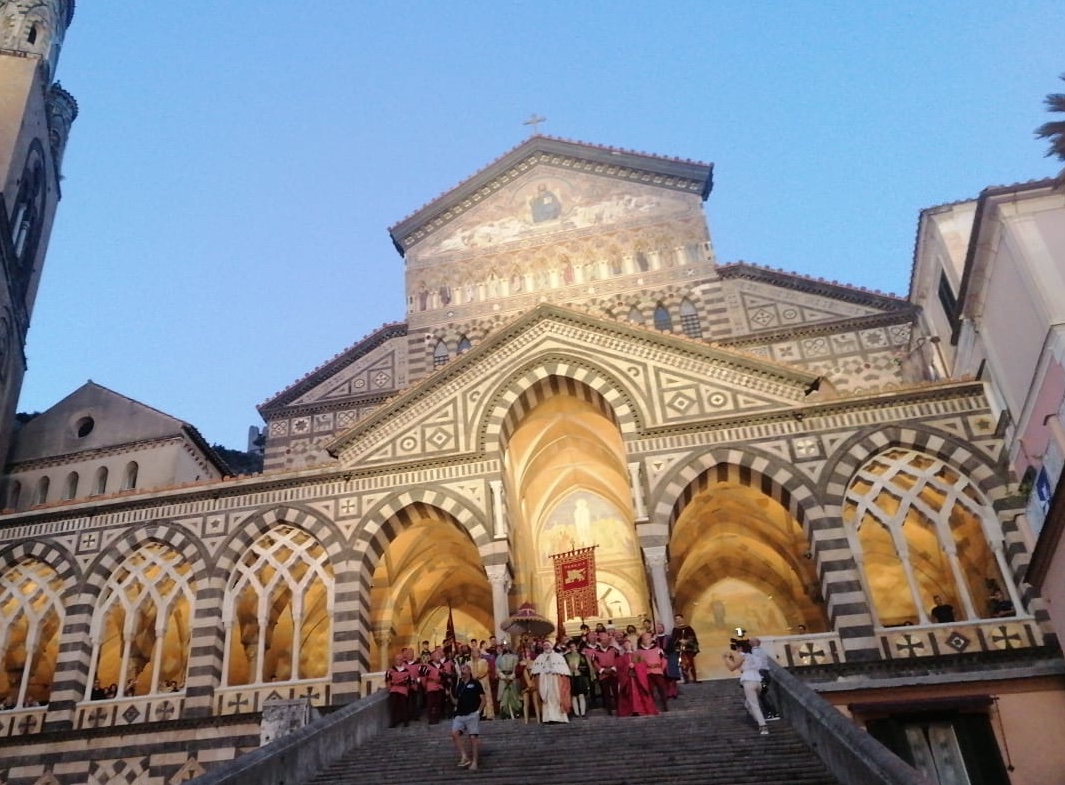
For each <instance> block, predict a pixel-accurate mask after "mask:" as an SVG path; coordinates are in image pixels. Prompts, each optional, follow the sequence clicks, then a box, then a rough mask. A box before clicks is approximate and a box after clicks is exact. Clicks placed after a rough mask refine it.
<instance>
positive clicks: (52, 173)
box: [0, 0, 78, 458]
mask: <svg viewBox="0 0 1065 785" xmlns="http://www.w3.org/2000/svg"><path fill="white" fill-rule="evenodd" d="M73 17H74V0H0V187H2V190H0V261H2V265H3V266H2V279H3V280H2V282H0V458H6V456H7V451H8V446H9V443H10V436H11V427H12V424H13V421H14V415H15V407H16V406H17V405H18V397H19V391H20V390H21V388H22V379H23V376H24V374H25V371H26V355H25V345H26V333H27V331H28V330H29V324H30V316H31V315H32V313H33V303H34V300H35V299H36V296H37V287H38V285H39V283H40V279H41V270H42V268H43V266H44V256H45V251H46V249H47V247H48V237H49V235H50V234H51V229H52V221H53V219H54V217H55V210H56V205H57V204H58V203H59V198H60V164H61V161H62V158H63V150H64V148H65V147H66V142H67V136H68V135H69V133H70V126H71V124H72V123H73V122H74V118H75V117H76V116H77V113H78V105H77V102H76V101H75V100H74V98H73V97H72V96H71V95H70V93H68V92H67V91H66V90H64V89H63V88H62V87H60V85H59V83H58V82H55V81H53V79H54V76H55V70H56V65H57V64H58V61H59V53H60V50H61V49H62V46H63V38H64V36H65V35H66V31H67V27H68V26H69V25H70V22H71V20H72V19H73Z"/></svg>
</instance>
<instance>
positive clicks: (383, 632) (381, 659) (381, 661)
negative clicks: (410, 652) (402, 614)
mask: <svg viewBox="0 0 1065 785" xmlns="http://www.w3.org/2000/svg"><path fill="white" fill-rule="evenodd" d="M373 639H374V641H375V642H376V643H377V654H378V660H377V670H379V671H386V670H388V667H389V666H390V665H391V664H392V658H391V657H390V656H389V655H390V654H391V652H389V650H388V648H389V646H391V645H392V628H391V627H375V628H374V631H373Z"/></svg>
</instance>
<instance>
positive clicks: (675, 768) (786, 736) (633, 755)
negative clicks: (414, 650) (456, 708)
mask: <svg viewBox="0 0 1065 785" xmlns="http://www.w3.org/2000/svg"><path fill="white" fill-rule="evenodd" d="M681 689H682V691H683V692H682V695H681V697H680V698H679V699H677V700H675V701H670V710H669V712H668V713H665V714H659V715H657V716H652V717H625V718H618V717H610V716H607V715H606V713H605V712H603V711H601V710H595V711H592V712H591V713H590V714H589V715H588V717H587V718H584V719H573V720H571V721H570V723H569V724H568V725H537V724H535V723H532V722H530V723H529V724H528V725H526V724H525V723H524V722H522V721H521V720H494V721H491V722H482V723H481V765H480V770H479V771H473V772H471V771H468V770H466V769H463V768H460V767H459V766H458V753H457V752H456V751H455V748H454V746H453V744H452V742H451V737H450V726H451V723H450V721H443V722H441V723H440V724H439V725H434V726H429V725H427V724H426V723H425V720H424V718H423V719H422V720H421V721H420V722H417V723H412V724H411V726H410V727H409V728H402V727H400V728H395V729H392V730H386V731H384V732H383V733H382V734H381V735H379V736H378V737H376V738H375V739H374V740H373V741H372V742H370V743H369V744H368V745H367V746H365V747H362V748H360V749H355V750H352V751H351V752H349V753H348V754H347V755H345V756H344V757H343V758H341V759H340V760H339V761H338V762H337V763H336V764H334V765H333V766H331V767H330V768H329V769H327V770H325V771H324V772H322V773H320V774H319V775H318V776H317V777H316V778H315V779H314V780H312V781H311V782H312V783H315V784H317V785H326V784H328V785H347V784H348V783H350V785H356V784H358V785H411V784H416V785H433V783H449V782H471V781H474V782H475V781H481V782H485V783H492V785H528V783H543V782H545V781H549V782H551V783H552V785H570V784H571V783H572V784H573V785H576V784H577V783H595V784H596V785H623V784H624V783H640V785H647V783H666V782H668V783H699V785H770V784H772V785H777V784H778V783H782V782H787V783H789V785H791V784H792V783H794V785H839V781H838V780H837V779H835V778H834V777H833V776H832V775H831V774H830V773H829V772H828V771H827V770H826V769H825V767H824V766H823V765H822V763H821V761H820V760H819V759H818V757H817V756H816V755H815V754H814V753H813V752H812V751H811V750H810V749H809V748H808V747H806V746H805V744H803V742H802V740H801V739H800V738H799V737H798V735H797V734H796V733H795V732H794V731H792V730H791V728H789V727H788V725H787V722H786V721H784V720H781V721H779V722H771V723H769V734H770V735H769V736H759V735H758V731H757V729H756V728H755V727H754V724H753V722H751V720H750V719H749V718H748V716H747V712H746V711H745V709H744V707H743V693H742V692H741V691H740V688H739V684H738V683H737V682H736V681H735V680H728V681H712V682H703V683H701V684H691V685H682V687H681Z"/></svg>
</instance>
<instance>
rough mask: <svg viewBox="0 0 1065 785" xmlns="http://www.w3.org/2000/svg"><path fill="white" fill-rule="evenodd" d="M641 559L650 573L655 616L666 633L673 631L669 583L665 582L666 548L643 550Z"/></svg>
mask: <svg viewBox="0 0 1065 785" xmlns="http://www.w3.org/2000/svg"><path fill="white" fill-rule="evenodd" d="M643 558H644V561H646V562H647V569H648V570H650V572H651V587H652V594H654V602H655V614H656V615H657V616H658V621H660V622H662V623H663V624H664V625H666V632H671V631H672V630H673V603H671V602H670V600H669V582H668V581H667V580H666V546H665V545H653V546H649V547H646V548H644V549H643Z"/></svg>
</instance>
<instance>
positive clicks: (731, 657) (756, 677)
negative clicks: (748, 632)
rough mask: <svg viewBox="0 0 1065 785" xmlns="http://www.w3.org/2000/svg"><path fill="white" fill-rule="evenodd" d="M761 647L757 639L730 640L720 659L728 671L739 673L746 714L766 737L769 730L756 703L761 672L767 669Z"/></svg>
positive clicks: (759, 705) (759, 688)
mask: <svg viewBox="0 0 1065 785" xmlns="http://www.w3.org/2000/svg"><path fill="white" fill-rule="evenodd" d="M761 645H762V641H761V640H759V639H758V638H751V639H750V640H749V641H748V640H747V639H746V638H743V637H738V638H731V639H730V644H729V650H728V651H726V652H725V653H724V654H722V655H721V657H722V659H723V660H724V661H725V666H726V667H727V668H728V669H729V670H730V671H734V670H738V671H739V672H740V686H741V687H743V694H744V705H746V707H747V713H748V714H750V715H751V717H752V718H753V719H754V721H755V722H756V723H758V732H759V733H760V734H761V735H763V736H768V735H769V728H767V727H766V724H765V716H764V715H763V714H762V706H761V704H760V703H759V701H758V696H759V693H761V691H762V673H761V672H762V670H763V669H767V668H768V667H769V665H768V663H767V661H766V659H767V658H766V654H765V652H763V651H762V648H761Z"/></svg>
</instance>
